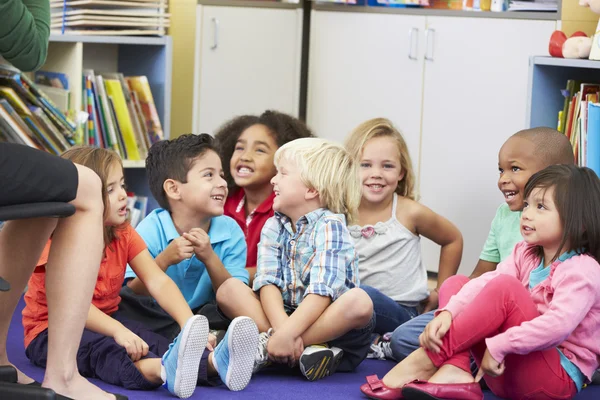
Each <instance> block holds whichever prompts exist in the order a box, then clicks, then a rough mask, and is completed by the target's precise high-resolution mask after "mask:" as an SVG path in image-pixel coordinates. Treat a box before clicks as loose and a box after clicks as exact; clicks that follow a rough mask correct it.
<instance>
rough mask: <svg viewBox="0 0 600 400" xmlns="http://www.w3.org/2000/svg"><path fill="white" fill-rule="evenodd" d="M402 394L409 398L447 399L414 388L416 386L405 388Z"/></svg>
mask: <svg viewBox="0 0 600 400" xmlns="http://www.w3.org/2000/svg"><path fill="white" fill-rule="evenodd" d="M402 396H403V397H404V398H405V399H408V400H447V399H442V398H441V397H435V396H432V395H431V394H429V393H427V392H424V391H422V390H418V389H414V388H411V387H409V388H403V389H402Z"/></svg>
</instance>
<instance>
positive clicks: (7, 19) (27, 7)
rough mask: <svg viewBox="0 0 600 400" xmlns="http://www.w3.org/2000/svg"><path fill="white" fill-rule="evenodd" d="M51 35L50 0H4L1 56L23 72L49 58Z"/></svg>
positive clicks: (0, 2)
mask: <svg viewBox="0 0 600 400" xmlns="http://www.w3.org/2000/svg"><path fill="white" fill-rule="evenodd" d="M49 37H50V1H49V0H0V55H1V56H2V57H4V58H5V59H6V60H7V61H8V62H10V63H11V64H13V65H14V66H15V67H17V68H19V69H20V70H23V71H34V70H36V69H38V68H40V67H41V66H42V65H43V64H44V62H45V61H46V55H47V54H48V38H49Z"/></svg>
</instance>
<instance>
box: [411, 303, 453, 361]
mask: <svg viewBox="0 0 600 400" xmlns="http://www.w3.org/2000/svg"><path fill="white" fill-rule="evenodd" d="M450 325H452V314H450V313H449V312H448V311H442V312H441V313H440V314H439V315H438V316H437V317H435V318H434V319H433V320H432V321H431V322H430V323H428V324H427V326H426V327H425V330H424V331H423V333H421V335H420V336H419V343H420V344H421V347H424V348H426V349H427V350H430V351H433V352H434V353H439V352H440V347H441V346H442V338H443V337H444V335H445V334H446V332H448V329H450Z"/></svg>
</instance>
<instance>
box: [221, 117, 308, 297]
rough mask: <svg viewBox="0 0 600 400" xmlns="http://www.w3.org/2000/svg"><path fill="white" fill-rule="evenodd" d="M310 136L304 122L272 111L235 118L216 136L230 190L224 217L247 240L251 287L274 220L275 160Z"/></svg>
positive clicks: (247, 264) (247, 262)
mask: <svg viewBox="0 0 600 400" xmlns="http://www.w3.org/2000/svg"><path fill="white" fill-rule="evenodd" d="M311 136H312V134H311V132H310V130H309V129H308V127H307V126H306V125H305V124H304V122H302V121H300V120H299V119H297V118H294V117H292V116H291V115H287V114H284V113H280V112H277V111H270V110H268V111H265V112H264V113H262V114H261V115H260V116H258V117H256V116H254V115H242V116H239V117H236V118H234V119H232V120H231V121H229V122H227V123H225V124H224V125H223V126H222V127H221V128H220V129H219V131H218V132H217V133H216V134H215V140H216V142H217V148H218V149H219V155H220V156H221V160H222V161H223V170H224V171H225V180H226V181H227V185H228V186H229V196H227V201H226V202H225V215H227V216H229V217H231V218H233V219H235V221H236V222H237V223H238V225H239V226H240V228H242V230H243V231H244V235H245V236H246V244H247V246H248V256H247V258H246V268H247V269H248V273H249V274H250V287H252V281H253V279H254V275H255V274H256V254H257V247H258V242H259V240H260V231H261V230H262V227H263V225H264V224H265V222H266V221H267V220H268V219H269V218H271V217H272V216H273V199H274V198H275V194H274V193H273V186H272V185H271V178H273V177H274V176H275V174H276V173H277V170H276V169H275V165H274V164H273V156H274V155H275V152H276V151H277V149H278V148H279V147H280V146H283V145H284V144H286V143H287V142H290V141H292V140H294V139H298V138H303V137H311Z"/></svg>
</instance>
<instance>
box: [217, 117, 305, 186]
mask: <svg viewBox="0 0 600 400" xmlns="http://www.w3.org/2000/svg"><path fill="white" fill-rule="evenodd" d="M259 124H260V125H264V126H266V127H267V129H268V130H269V132H270V133H271V135H273V139H275V141H276V142H277V146H278V147H281V146H283V145H284V144H286V143H287V142H291V141H292V140H295V139H300V138H305V137H313V136H314V135H313V134H312V132H311V131H310V129H309V128H308V127H307V126H306V124H305V123H304V122H302V121H300V120H299V119H298V118H295V117H292V116H291V115H288V114H284V113H281V112H279V111H273V110H267V111H265V112H264V113H262V114H261V115H260V116H258V117H257V116H255V115H241V116H239V117H235V118H234V119H232V120H231V121H228V122H226V123H225V124H224V125H223V126H221V127H220V128H219V130H218V131H217V133H216V134H215V140H216V146H215V147H216V148H217V151H218V153H219V156H220V157H221V162H222V163H223V172H224V173H225V180H226V181H227V186H228V187H229V190H230V193H231V192H232V191H233V190H234V189H237V185H236V184H235V181H234V180H233V176H231V170H230V168H229V161H230V160H231V156H232V155H233V152H234V150H235V145H236V143H237V141H238V139H239V137H240V135H241V134H242V133H243V132H244V131H245V130H246V129H248V128H250V127H251V126H253V125H259Z"/></svg>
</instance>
